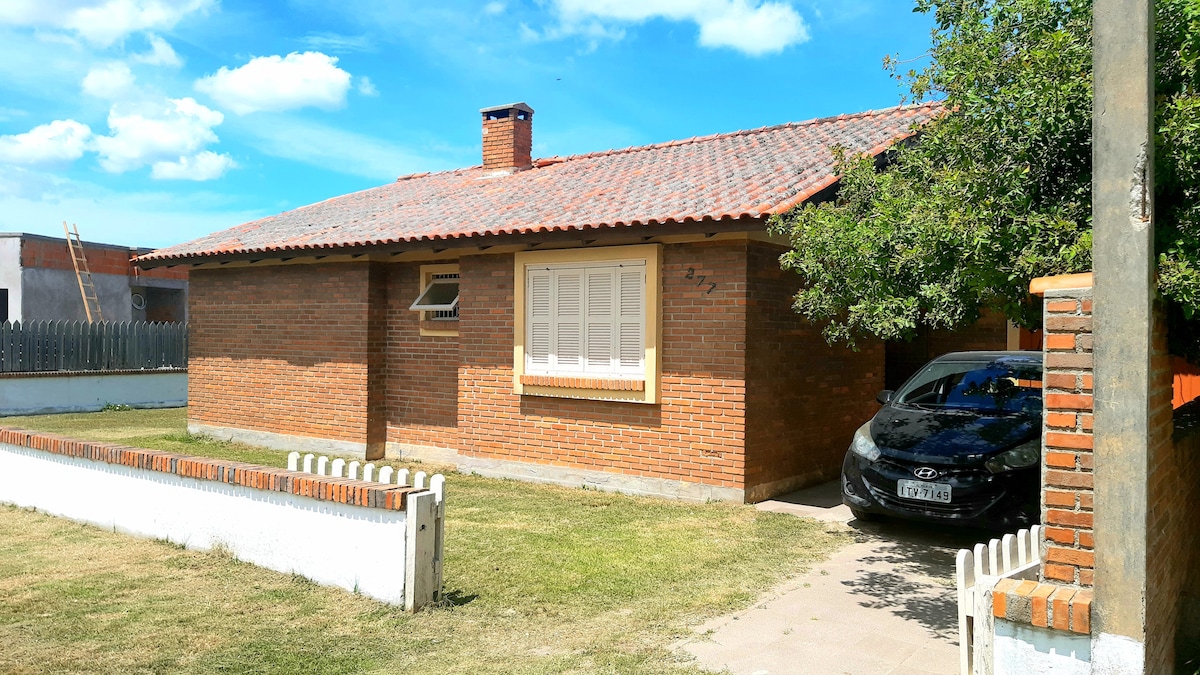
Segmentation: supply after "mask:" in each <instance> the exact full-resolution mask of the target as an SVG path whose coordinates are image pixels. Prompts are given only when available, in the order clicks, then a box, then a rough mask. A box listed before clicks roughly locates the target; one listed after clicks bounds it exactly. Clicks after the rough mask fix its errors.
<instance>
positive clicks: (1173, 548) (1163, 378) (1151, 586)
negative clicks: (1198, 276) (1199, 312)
mask: <svg viewBox="0 0 1200 675" xmlns="http://www.w3.org/2000/svg"><path fill="white" fill-rule="evenodd" d="M1155 310H1156V311H1155V324H1156V325H1155V326H1154V327H1153V328H1154V331H1153V339H1154V343H1153V351H1152V353H1151V357H1150V358H1151V360H1150V365H1151V368H1152V370H1151V391H1150V392H1149V393H1150V426H1151V431H1150V447H1149V448H1148V449H1147V458H1146V460H1147V463H1148V464H1147V470H1148V475H1147V482H1148V485H1147V504H1146V507H1147V513H1146V517H1147V523H1146V537H1147V538H1146V580H1147V583H1146V610H1145V612H1146V613H1145V616H1146V671H1147V672H1170V671H1171V670H1172V669H1173V668H1174V666H1175V651H1176V635H1177V634H1179V635H1180V636H1181V637H1182V636H1185V635H1192V636H1194V635H1195V634H1196V632H1197V631H1198V630H1200V627H1198V626H1182V625H1179V624H1178V621H1179V619H1180V616H1181V611H1183V610H1184V608H1185V605H1184V603H1185V602H1188V601H1189V598H1187V597H1185V595H1184V594H1185V593H1186V592H1187V591H1188V590H1190V589H1189V587H1190V585H1191V582H1192V581H1193V580H1194V579H1195V576H1196V575H1195V572H1194V568H1193V567H1192V564H1193V561H1194V559H1195V558H1194V556H1195V551H1196V548H1197V545H1198V542H1200V539H1198V537H1197V527H1196V515H1197V514H1198V513H1200V457H1198V456H1197V452H1196V450H1197V449H1198V444H1197V443H1196V442H1195V441H1189V440H1188V438H1187V433H1186V432H1185V431H1184V430H1181V433H1180V434H1179V437H1178V438H1176V439H1173V436H1174V434H1173V432H1174V406H1173V404H1172V399H1173V397H1174V396H1173V395H1174V392H1173V387H1172V385H1173V384H1174V382H1173V379H1174V378H1173V374H1174V368H1173V364H1172V362H1171V356H1170V354H1169V353H1168V351H1167V328H1166V320H1165V316H1164V311H1163V308H1162V306H1161V303H1160V304H1159V305H1157V306H1156V307H1155ZM1190 600H1193V601H1194V598H1190ZM1194 619H1195V617H1193V620H1194Z"/></svg>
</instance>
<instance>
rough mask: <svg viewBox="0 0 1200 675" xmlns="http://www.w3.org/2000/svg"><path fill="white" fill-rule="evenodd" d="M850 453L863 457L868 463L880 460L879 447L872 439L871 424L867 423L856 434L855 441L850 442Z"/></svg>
mask: <svg viewBox="0 0 1200 675" xmlns="http://www.w3.org/2000/svg"><path fill="white" fill-rule="evenodd" d="M850 452H853V453H854V454H856V455H858V456H859V457H862V458H863V459H865V460H867V461H868V462H874V461H875V460H877V459H879V455H880V454H881V453H880V452H879V447H878V446H876V445H875V441H874V440H872V439H871V423H870V422H867V423H866V424H864V425H862V426H861V427H859V428H858V431H855V432H854V440H853V441H851V442H850Z"/></svg>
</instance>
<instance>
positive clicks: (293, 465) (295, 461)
mask: <svg viewBox="0 0 1200 675" xmlns="http://www.w3.org/2000/svg"><path fill="white" fill-rule="evenodd" d="M299 469H300V453H298V452H289V453H288V471H297V470H299Z"/></svg>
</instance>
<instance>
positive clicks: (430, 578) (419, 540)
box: [404, 492, 438, 612]
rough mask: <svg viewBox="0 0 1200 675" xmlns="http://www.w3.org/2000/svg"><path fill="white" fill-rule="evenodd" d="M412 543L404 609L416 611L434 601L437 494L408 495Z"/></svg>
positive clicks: (408, 547) (408, 552)
mask: <svg viewBox="0 0 1200 675" xmlns="http://www.w3.org/2000/svg"><path fill="white" fill-rule="evenodd" d="M404 510H405V511H407V520H408V542H407V544H406V546H405V549H404V551H405V552H404V556H405V558H406V560H405V564H404V575H405V579H404V609H406V610H408V611H410V612H415V611H417V610H418V609H421V608H422V607H424V606H425V605H427V604H429V603H430V602H432V601H433V599H434V597H435V595H436V593H437V589H436V588H435V587H434V565H433V561H434V555H435V544H436V534H437V511H438V505H437V495H435V494H434V493H432V492H420V493H417V494H410V495H409V496H408V504H407V505H406V507H405V509H404Z"/></svg>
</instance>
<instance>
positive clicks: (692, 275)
mask: <svg viewBox="0 0 1200 675" xmlns="http://www.w3.org/2000/svg"><path fill="white" fill-rule="evenodd" d="M683 278H684V279H699V281H697V282H696V285H697V286H703V285H704V284H705V281H704V280H705V279H707V278H708V277H706V276H704V275H703V274H696V268H695V267H689V268H688V272H687V275H686V276H684V277H683ZM707 283H708V290H707V291H704V294H705V295H708V294H709V293H712V292H713V291H715V290H717V284H716V282H715V281H709V282H707Z"/></svg>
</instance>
